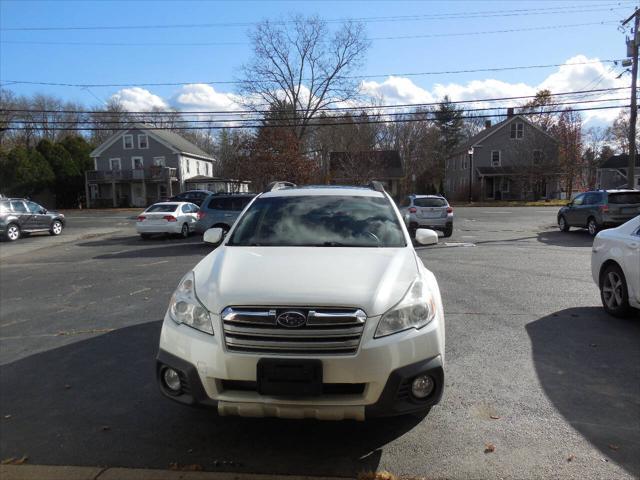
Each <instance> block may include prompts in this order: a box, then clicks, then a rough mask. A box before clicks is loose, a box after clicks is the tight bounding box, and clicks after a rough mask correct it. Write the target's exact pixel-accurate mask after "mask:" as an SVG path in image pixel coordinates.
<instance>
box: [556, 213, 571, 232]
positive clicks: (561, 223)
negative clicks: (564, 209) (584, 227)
mask: <svg viewBox="0 0 640 480" xmlns="http://www.w3.org/2000/svg"><path fill="white" fill-rule="evenodd" d="M558 228H559V229H560V231H561V232H568V231H569V229H570V228H571V227H570V226H569V224H568V223H567V219H566V218H564V215H560V216H559V217H558Z"/></svg>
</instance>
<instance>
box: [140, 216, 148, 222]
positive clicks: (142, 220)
mask: <svg viewBox="0 0 640 480" xmlns="http://www.w3.org/2000/svg"><path fill="white" fill-rule="evenodd" d="M145 218H147V217H145V216H144V215H138V221H139V222H144V220H145Z"/></svg>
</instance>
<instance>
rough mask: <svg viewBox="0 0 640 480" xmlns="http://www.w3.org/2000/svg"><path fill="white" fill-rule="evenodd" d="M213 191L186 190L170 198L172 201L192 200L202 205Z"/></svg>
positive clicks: (191, 201)
mask: <svg viewBox="0 0 640 480" xmlns="http://www.w3.org/2000/svg"><path fill="white" fill-rule="evenodd" d="M212 193H213V192H210V191H209V190H187V191H186V192H182V193H179V194H178V195H174V196H173V197H171V198H170V199H169V201H171V202H190V203H195V204H196V205H198V206H200V205H202V202H203V201H204V200H205V199H206V198H207V197H208V196H209V195H211V194H212Z"/></svg>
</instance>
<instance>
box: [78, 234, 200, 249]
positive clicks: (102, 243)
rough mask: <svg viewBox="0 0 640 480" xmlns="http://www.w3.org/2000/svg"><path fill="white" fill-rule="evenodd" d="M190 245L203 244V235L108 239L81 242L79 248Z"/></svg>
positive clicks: (135, 236) (136, 236)
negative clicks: (146, 238)
mask: <svg viewBox="0 0 640 480" xmlns="http://www.w3.org/2000/svg"><path fill="white" fill-rule="evenodd" d="M190 243H198V244H201V243H202V235H191V236H190V237H189V238H186V239H184V238H179V237H176V236H167V235H155V236H153V237H151V238H149V239H148V240H142V239H141V238H140V236H138V235H134V236H126V237H108V238H103V239H100V240H90V241H86V242H79V243H78V244H77V245H78V246H79V247H107V246H137V247H139V246H155V245H184V244H190Z"/></svg>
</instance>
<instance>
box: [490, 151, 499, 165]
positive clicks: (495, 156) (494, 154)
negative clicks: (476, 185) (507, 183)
mask: <svg viewBox="0 0 640 480" xmlns="http://www.w3.org/2000/svg"><path fill="white" fill-rule="evenodd" d="M500 163H501V162H500V150H491V166H492V167H499V166H500Z"/></svg>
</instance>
